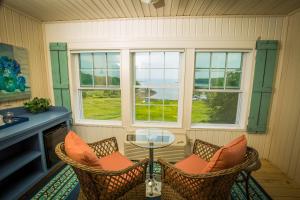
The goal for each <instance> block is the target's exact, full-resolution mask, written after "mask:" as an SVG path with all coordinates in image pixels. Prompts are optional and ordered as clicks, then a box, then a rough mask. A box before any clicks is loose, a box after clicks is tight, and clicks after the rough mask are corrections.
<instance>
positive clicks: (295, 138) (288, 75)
mask: <svg viewBox="0 0 300 200" xmlns="http://www.w3.org/2000/svg"><path fill="white" fill-rule="evenodd" d="M299 33H300V12H298V13H296V14H294V15H292V16H289V26H288V34H287V41H286V47H285V49H286V50H285V52H284V60H283V66H284V67H283V71H282V76H281V80H280V86H279V88H277V89H278V96H279V98H278V106H277V107H276V110H275V114H274V115H275V118H274V123H273V124H272V126H273V131H272V138H271V148H270V155H269V157H268V158H269V160H270V161H271V162H272V163H273V164H275V165H276V166H278V167H279V168H280V169H281V170H282V171H283V172H285V173H286V174H288V176H289V177H291V178H294V179H296V181H297V182H299V183H300V89H299V85H300V84H299V80H300V56H299V52H300V39H299Z"/></svg>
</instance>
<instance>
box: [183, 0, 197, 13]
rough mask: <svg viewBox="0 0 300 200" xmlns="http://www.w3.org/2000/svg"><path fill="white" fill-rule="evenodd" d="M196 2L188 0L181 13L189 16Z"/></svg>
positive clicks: (195, 0)
mask: <svg viewBox="0 0 300 200" xmlns="http://www.w3.org/2000/svg"><path fill="white" fill-rule="evenodd" d="M196 2H197V0H190V1H188V3H187V6H186V8H185V11H184V12H183V15H185V16H189V15H190V14H191V12H192V10H193V8H194V7H195V4H196Z"/></svg>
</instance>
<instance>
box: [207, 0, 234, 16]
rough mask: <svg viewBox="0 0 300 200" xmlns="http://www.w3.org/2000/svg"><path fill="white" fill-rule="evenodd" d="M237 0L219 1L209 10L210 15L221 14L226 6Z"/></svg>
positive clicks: (229, 6) (228, 6)
mask: <svg viewBox="0 0 300 200" xmlns="http://www.w3.org/2000/svg"><path fill="white" fill-rule="evenodd" d="M237 1H238V0H226V1H219V3H218V4H216V6H215V8H214V9H212V10H210V13H209V14H210V15H223V14H224V13H225V11H226V10H227V9H228V8H231V7H232V5H234V4H235V3H236V2H237Z"/></svg>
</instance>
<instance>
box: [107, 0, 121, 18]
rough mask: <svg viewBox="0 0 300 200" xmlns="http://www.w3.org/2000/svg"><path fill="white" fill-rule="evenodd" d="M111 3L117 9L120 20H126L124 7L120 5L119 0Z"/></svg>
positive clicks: (111, 0)
mask: <svg viewBox="0 0 300 200" xmlns="http://www.w3.org/2000/svg"><path fill="white" fill-rule="evenodd" d="M109 3H110V4H111V6H112V7H113V8H114V9H115V11H116V13H117V14H118V16H119V17H120V18H124V17H125V13H124V12H123V9H122V7H121V6H120V4H119V3H118V0H110V1H109Z"/></svg>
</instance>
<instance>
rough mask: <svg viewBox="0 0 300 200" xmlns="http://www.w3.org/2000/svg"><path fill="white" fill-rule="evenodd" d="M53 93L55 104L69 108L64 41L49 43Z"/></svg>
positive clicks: (66, 58) (66, 56)
mask: <svg viewBox="0 0 300 200" xmlns="http://www.w3.org/2000/svg"><path fill="white" fill-rule="evenodd" d="M50 57H51V68H52V81H53V93H54V99H55V105H56V106H64V107H66V108H67V109H68V110H71V101H70V89H69V74H68V54H67V44H66V43H50Z"/></svg>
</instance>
